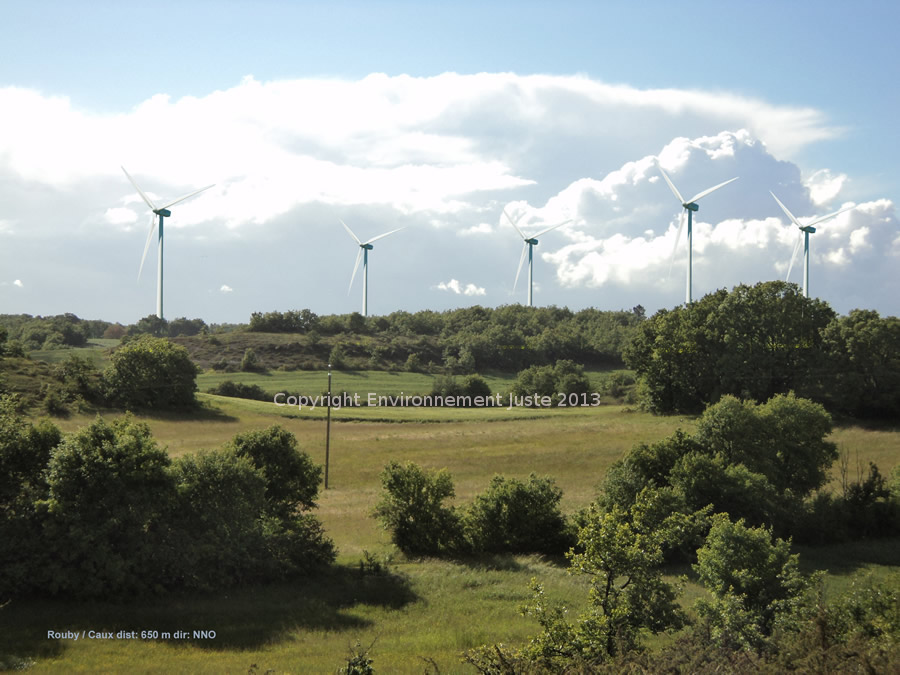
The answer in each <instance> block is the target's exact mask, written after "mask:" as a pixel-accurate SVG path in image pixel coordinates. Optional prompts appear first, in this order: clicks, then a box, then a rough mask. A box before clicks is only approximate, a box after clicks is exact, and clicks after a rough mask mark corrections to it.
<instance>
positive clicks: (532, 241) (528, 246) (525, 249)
mask: <svg viewBox="0 0 900 675" xmlns="http://www.w3.org/2000/svg"><path fill="white" fill-rule="evenodd" d="M503 215H504V216H506V219H507V220H508V221H509V224H510V225H512V226H513V227H514V228H516V232H518V233H519V236H520V237H522V241H523V242H525V243H524V245H523V246H522V255H521V256H520V257H519V268H518V269H517V270H516V280H515V282H514V283H513V290H516V286H518V284H519V275H520V274H521V273H522V263H524V262H525V254H526V253H528V306H529V307H531V306H532V304H531V294H532V288H531V286H532V282H533V281H534V247H535V246H537V244H538V240H537V238H538V237H540V236H541V235H544V234H547V233H548V232H549V231H550V230H555V229H556V228H557V227H562V226H563V225H565V224H566V223H571V222H572V221H571V220H564V221H563V222H561V223H557V224H556V225H554V226H552V227H548V228H547V229H546V230H541V231H540V232H538V233H537V234H535V235H534V236H531V237H527V236H525V233H524V232H522V230H520V229H519V226H518V225H516V223H517V222H518V221H519V220H521V219H522V216H519V217H518V218H517V219H516V220H513V219H512V218H511V217H510V215H509V214H508V213H507V212H506V209H503Z"/></svg>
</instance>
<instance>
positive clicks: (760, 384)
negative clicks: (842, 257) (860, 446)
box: [624, 281, 834, 412]
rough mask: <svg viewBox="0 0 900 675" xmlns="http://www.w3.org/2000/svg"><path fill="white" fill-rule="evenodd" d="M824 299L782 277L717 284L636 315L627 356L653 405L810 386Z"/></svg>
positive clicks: (689, 408)
mask: <svg viewBox="0 0 900 675" xmlns="http://www.w3.org/2000/svg"><path fill="white" fill-rule="evenodd" d="M833 318H834V312H833V311H832V310H831V308H830V307H828V305H827V304H825V303H824V302H822V301H820V300H816V299H813V298H804V297H803V296H802V294H801V293H800V291H799V289H798V288H797V286H796V285H794V284H787V283H784V282H780V281H770V282H762V283H759V284H756V285H755V286H752V287H751V286H746V285H739V286H736V287H735V288H734V289H733V290H732V291H731V292H730V293H729V292H727V291H725V290H719V291H716V292H715V293H711V294H709V295H706V296H704V297H703V298H702V299H701V300H699V301H698V302H695V303H693V304H691V305H689V306H687V307H679V308H677V309H674V310H671V311H665V310H662V311H660V312H657V313H656V314H655V315H654V316H653V317H652V318H650V319H648V320H645V321H643V322H641V323H640V324H639V326H638V329H637V333H636V335H635V337H634V338H633V340H632V341H631V343H630V344H629V345H628V347H627V348H626V349H625V353H624V356H625V361H626V363H628V365H629V367H631V368H633V369H634V370H635V371H636V372H637V374H638V375H639V376H640V378H641V379H642V380H643V382H644V385H645V390H646V395H647V401H646V403H647V405H648V407H650V408H651V409H652V410H654V411H658V412H672V411H680V412H699V411H700V410H702V409H703V408H704V407H705V406H706V405H708V404H710V403H715V402H716V401H718V399H719V398H721V397H722V396H724V395H726V394H731V395H734V396H738V397H741V398H745V399H751V400H755V401H764V400H768V399H769V398H771V397H772V396H773V395H775V394H778V393H787V392H788V391H791V390H795V391H798V392H801V393H802V394H805V395H809V394H812V393H813V392H814V391H815V390H816V388H817V384H816V383H817V381H818V379H819V378H820V376H821V369H822V363H823V360H824V349H823V343H822V331H823V329H824V328H825V327H826V326H827V325H828V324H829V322H830V321H831V320H832V319H833Z"/></svg>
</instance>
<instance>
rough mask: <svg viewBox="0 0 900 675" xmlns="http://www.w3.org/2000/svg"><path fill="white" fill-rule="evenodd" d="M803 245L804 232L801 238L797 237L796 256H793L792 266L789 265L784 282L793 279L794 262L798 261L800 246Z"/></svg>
mask: <svg viewBox="0 0 900 675" xmlns="http://www.w3.org/2000/svg"><path fill="white" fill-rule="evenodd" d="M802 243H803V232H802V231H801V232H800V236H799V237H797V243H796V244H795V245H794V254H793V255H792V256H791V264H790V265H788V271H787V275H785V277H784V280H785V281H788V280H789V279H790V278H791V270H792V269H794V261H795V260H796V259H797V252H798V251H800V244H802Z"/></svg>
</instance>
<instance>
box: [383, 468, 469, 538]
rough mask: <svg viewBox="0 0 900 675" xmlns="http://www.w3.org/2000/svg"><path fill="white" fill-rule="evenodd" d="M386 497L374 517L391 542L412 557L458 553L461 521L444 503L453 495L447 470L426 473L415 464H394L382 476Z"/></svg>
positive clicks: (451, 483)
mask: <svg viewBox="0 0 900 675" xmlns="http://www.w3.org/2000/svg"><path fill="white" fill-rule="evenodd" d="M381 485H382V487H383V488H384V494H383V495H382V498H381V501H380V502H379V503H378V505H377V506H376V507H375V510H374V512H373V515H374V516H375V517H376V518H378V519H379V520H381V523H382V525H383V527H384V529H386V530H388V531H389V532H390V533H391V541H393V542H394V544H395V545H396V546H397V548H399V549H400V550H401V551H403V552H404V553H407V554H411V555H437V554H440V553H445V552H448V551H452V550H455V549H456V548H457V547H458V543H459V539H460V532H461V526H460V518H459V515H458V514H457V512H456V511H455V510H454V509H453V508H452V507H447V506H444V504H443V502H444V500H445V499H449V498H450V497H453V495H454V489H453V481H452V479H451V478H450V474H449V472H447V470H446V469H441V470H440V471H436V472H435V471H426V470H424V469H422V468H421V467H420V466H418V465H417V464H414V463H413V462H407V463H406V464H405V465H401V464H400V463H398V462H395V461H392V462H390V463H389V464H388V465H387V466H386V467H385V468H384V471H382V472H381Z"/></svg>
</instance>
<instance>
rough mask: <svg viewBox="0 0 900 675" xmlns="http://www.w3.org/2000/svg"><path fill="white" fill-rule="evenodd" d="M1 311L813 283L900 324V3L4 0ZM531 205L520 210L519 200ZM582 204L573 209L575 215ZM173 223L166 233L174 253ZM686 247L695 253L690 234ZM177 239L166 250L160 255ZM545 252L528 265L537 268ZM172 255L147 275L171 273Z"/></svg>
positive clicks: (445, 305)
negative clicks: (805, 239) (161, 241)
mask: <svg viewBox="0 0 900 675" xmlns="http://www.w3.org/2000/svg"><path fill="white" fill-rule="evenodd" d="M0 25H2V26H3V33H4V35H3V40H2V41H0V313H4V314H16V313H28V314H32V315H44V316H46V315H52V314H60V313H64V312H72V313H74V314H77V315H78V316H80V317H83V318H91V319H105V320H108V321H119V322H122V323H133V322H135V321H137V320H138V319H140V318H141V317H144V316H147V315H149V314H152V313H155V311H156V285H157V260H158V250H157V246H156V239H155V237H156V233H155V232H151V218H150V215H151V214H150V212H149V210H148V208H147V206H146V204H145V203H144V202H143V200H142V199H141V196H140V195H139V194H138V193H137V191H136V190H135V189H134V188H133V186H132V185H131V183H130V182H129V181H128V179H127V178H126V176H125V174H124V173H123V171H122V168H121V167H125V168H126V169H127V170H128V173H129V174H130V175H131V176H132V177H133V178H134V180H135V181H136V182H137V184H138V185H139V186H140V187H141V188H142V189H143V190H144V192H145V193H146V194H147V196H148V198H149V199H151V200H152V201H153V202H154V203H155V204H156V205H158V206H161V205H163V204H166V203H168V202H171V201H174V200H175V199H177V198H178V197H180V196H182V195H184V194H188V193H190V192H193V191H195V190H198V189H200V188H203V187H205V186H207V185H210V184H213V187H211V188H210V189H208V190H206V191H204V192H202V193H201V194H199V195H197V196H195V197H192V198H191V199H189V200H186V201H184V202H182V203H179V204H177V205H175V206H173V207H172V209H171V212H172V216H171V217H170V218H167V219H166V221H165V226H164V228H165V229H164V232H165V249H164V272H165V274H164V282H165V285H164V292H165V305H164V314H165V316H166V318H169V319H173V318H176V317H181V316H185V317H188V318H196V317H200V318H203V319H204V320H206V321H207V322H208V323H222V322H229V323H237V322H247V321H248V320H249V318H250V314H251V312H254V311H263V312H265V311H273V310H277V311H287V310H291V309H302V308H309V309H311V310H312V311H314V312H316V313H318V314H343V313H347V312H352V311H360V310H361V305H362V281H363V278H362V277H363V272H362V269H361V268H360V269H359V270H357V272H356V275H355V278H353V284H352V286H351V285H350V282H351V276H352V274H353V271H354V263H355V261H356V258H357V254H358V253H359V251H360V249H359V246H358V244H357V243H356V242H355V241H354V240H353V239H352V238H351V235H350V234H349V233H348V232H347V231H346V230H345V228H344V227H342V225H341V221H343V222H344V223H346V224H347V226H348V227H349V228H350V229H351V230H352V232H353V233H355V235H356V236H357V237H358V238H359V240H361V241H363V242H365V241H367V240H369V239H371V238H373V237H376V236H379V235H381V234H384V233H386V232H390V231H392V230H396V229H398V228H402V229H401V230H400V231H398V232H395V233H393V234H390V235H389V236H387V237H384V238H382V239H379V240H378V241H377V242H375V243H374V244H373V246H374V249H373V250H371V251H370V252H369V270H368V312H369V314H370V315H373V314H374V315H384V314H389V313H391V312H394V311H397V310H406V311H417V310H422V309H434V310H439V311H440V310H445V309H452V308H456V307H464V306H471V305H476V304H480V305H484V306H500V305H507V304H513V303H525V302H526V298H527V270H526V269H525V268H524V267H523V268H522V269H521V272H520V274H519V275H518V277H517V270H518V269H519V268H518V267H517V266H518V265H519V262H520V259H521V257H522V253H523V248H524V243H523V240H522V237H521V236H520V234H519V233H518V232H517V230H516V229H515V227H514V226H513V225H512V224H511V223H510V222H509V218H511V219H512V220H514V221H515V222H516V224H517V227H518V228H519V230H521V231H522V233H523V234H524V235H526V236H533V235H534V234H535V233H537V232H540V231H542V230H546V229H548V228H550V227H553V226H554V225H558V224H560V223H564V224H562V225H560V226H559V227H557V228H556V229H553V230H552V231H549V232H547V233H546V234H543V235H541V236H540V238H539V243H538V245H537V246H536V247H535V248H534V262H533V275H534V282H533V289H534V304H536V305H542V306H546V305H557V306H567V307H569V308H571V309H573V310H579V309H582V308H585V307H597V308H599V309H609V310H616V309H631V308H632V307H634V306H635V305H638V304H641V305H643V306H644V307H645V308H646V309H647V310H648V312H653V311H656V310H657V309H660V308H671V307H674V306H677V305H678V304H680V303H682V302H684V300H685V274H686V264H687V248H686V241H685V236H684V234H682V235H681V237H680V238H677V235H678V232H679V223H680V214H681V212H682V209H681V206H680V204H679V202H678V201H677V200H676V198H675V197H674V195H673V193H672V192H671V191H670V189H669V187H668V186H667V185H666V183H665V181H664V180H663V178H662V176H661V173H660V168H662V169H663V170H664V171H665V172H666V173H667V174H668V175H669V176H670V178H671V180H672V181H673V183H674V185H675V186H676V188H677V189H678V190H679V192H681V193H682V195H683V196H684V197H685V198H690V197H691V196H692V195H695V194H698V193H700V192H702V191H704V190H706V189H707V188H709V187H712V186H714V185H717V184H719V183H722V182H724V181H727V180H729V179H731V178H734V177H738V180H737V181H735V182H734V183H731V184H728V185H726V186H724V187H722V188H721V189H720V190H717V191H715V192H714V193H711V194H709V195H707V196H705V197H703V198H702V199H701V200H699V201H698V205H699V207H700V208H699V211H697V212H696V213H695V214H694V222H693V243H692V260H693V265H692V271H693V285H692V293H693V297H694V298H695V299H696V298H699V297H701V296H702V295H704V294H706V293H709V292H711V291H714V290H716V289H718V288H731V287H733V286H734V285H736V284H739V283H746V284H755V283H757V282H759V281H768V280H773V279H785V278H786V275H787V274H788V271H789V269H790V277H789V278H790V281H793V282H795V283H801V281H802V279H801V275H802V267H803V265H802V260H801V258H802V250H801V252H800V253H799V254H798V255H797V256H796V258H793V260H794V263H793V266H791V261H792V254H793V252H794V250H795V248H796V245H797V242H798V239H799V236H800V231H799V230H798V229H797V227H796V226H795V225H793V224H792V223H790V222H789V220H788V218H787V216H786V215H785V213H784V212H783V211H782V210H781V209H780V208H779V206H778V204H777V203H776V202H775V200H774V199H773V198H772V196H771V195H770V192H772V193H774V194H775V195H776V196H777V197H778V199H780V200H781V201H782V202H783V203H784V204H785V206H786V207H787V208H788V209H789V210H790V211H791V212H792V213H793V214H794V216H795V217H796V218H797V219H798V220H799V221H800V222H801V224H803V223H805V222H809V221H810V220H811V219H813V218H814V217H818V216H822V215H826V214H828V213H832V212H835V211H839V210H841V209H844V208H847V207H851V206H853V207H855V208H853V209H852V210H849V211H847V212H845V213H841V214H840V215H838V216H836V217H835V218H833V219H831V220H828V221H825V222H823V223H821V224H820V225H818V226H817V231H816V233H814V234H812V235H810V272H809V276H810V285H809V292H810V295H812V296H815V297H818V298H821V299H823V300H825V301H826V302H828V303H829V304H830V305H831V306H832V307H833V308H834V309H835V310H836V311H837V312H839V313H841V314H845V313H847V312H849V311H850V310H851V309H854V308H866V309H875V310H877V311H879V312H880V313H881V314H882V315H898V314H900V275H898V273H897V269H898V263H900V217H898V213H897V206H896V205H897V203H898V200H900V181H898V179H900V169H898V168H897V158H898V156H900V136H898V125H897V110H898V108H900V93H898V92H900V89H898V87H897V86H896V83H897V82H898V81H900V42H898V41H897V40H896V27H897V26H898V25H900V6H898V5H896V3H893V2H887V1H885V2H866V1H863V2H858V3H855V4H853V6H852V7H850V6H849V4H847V3H837V2H792V3H783V2H766V1H761V2H728V3H723V2H681V3H672V2H654V1H648V2H641V3H633V2H631V3H629V2H602V3H598V2H565V1H563V2H552V3H551V2H527V1H526V2H516V3H513V2H499V1H498V2H481V3H476V2H464V1H457V2H452V3H422V2H419V3H414V2H330V3H325V2H287V1H274V0H268V1H266V0H262V1H257V2H252V3H251V2H241V1H238V0H231V1H229V0H216V1H215V2H199V1H193V2H191V1H182V2H165V1H164V2H154V3H149V2H148V3H139V2H128V3H117V2H112V1H102V2H101V1H94V2H91V1H89V0H82V1H80V2H77V3H71V2H50V1H46V0H36V1H34V2H28V3H24V2H9V1H6V2H0ZM504 211H505V213H506V214H508V215H509V218H507V216H506V215H504ZM566 221H567V222H566ZM148 234H150V235H151V236H152V237H153V239H152V241H151V240H149V239H148ZM676 239H677V241H676ZM148 241H149V242H150V246H149V249H148V250H147V253H146V258H145V259H144V264H143V268H141V261H142V254H143V253H144V251H145V245H146V244H147V242H148ZM526 265H527V263H526ZM139 270H140V276H139V274H138V273H139Z"/></svg>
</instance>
